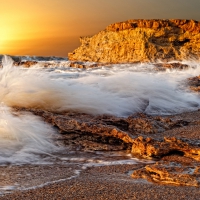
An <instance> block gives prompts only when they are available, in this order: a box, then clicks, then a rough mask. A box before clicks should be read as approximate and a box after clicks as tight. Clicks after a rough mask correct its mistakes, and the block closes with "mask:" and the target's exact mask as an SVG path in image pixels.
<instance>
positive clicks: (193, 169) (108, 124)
mask: <svg viewBox="0 0 200 200" xmlns="http://www.w3.org/2000/svg"><path fill="white" fill-rule="evenodd" d="M16 110H18V111H19V112H22V111H29V112H32V113H33V114H35V115H38V116H41V117H42V118H43V119H44V121H46V122H48V123H50V124H51V125H52V126H54V127H55V128H57V129H58V131H59V132H60V134H59V135H58V137H57V138H56V140H57V142H58V143H59V144H62V145H67V146H68V147H70V148H72V149H78V150H81V149H82V150H95V151H96V150H109V151H110V150H112V151H113V150H117V151H118V150H126V151H128V152H131V153H132V154H133V155H134V156H136V157H139V158H148V159H153V160H157V163H156V164H151V165H149V164H147V165H146V166H145V167H143V166H142V168H139V169H137V170H135V169H134V172H133V173H132V175H131V176H132V177H133V178H136V179H138V178H145V179H147V180H149V181H152V182H156V183H161V184H175V185H187V186H199V185H200V173H199V169H200V134H199V133H200V120H199V119H200V111H196V112H189V113H182V114H179V115H174V116H169V117H160V116H148V115H145V114H135V115H133V116H129V117H128V118H120V117H114V116H108V115H101V116H92V115H89V114H84V113H82V114H81V113H74V112H63V113H53V112H49V111H43V110H38V109H21V108H20V109H16ZM19 114H20V113H19Z"/></svg>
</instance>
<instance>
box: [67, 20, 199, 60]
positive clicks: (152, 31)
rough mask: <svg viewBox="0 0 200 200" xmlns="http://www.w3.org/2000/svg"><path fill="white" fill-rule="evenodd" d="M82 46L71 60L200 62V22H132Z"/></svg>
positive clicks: (114, 26) (112, 27)
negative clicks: (193, 60) (190, 60)
mask: <svg viewBox="0 0 200 200" xmlns="http://www.w3.org/2000/svg"><path fill="white" fill-rule="evenodd" d="M80 41H81V46H80V47H79V48H77V49H75V50H74V52H72V53H69V55H68V56H69V59H70V60H80V61H93V62H103V63H124V62H156V61H158V60H159V61H171V60H185V59H187V60H188V59H195V60H199V59H200V22H198V21H194V20H128V21H125V22H120V23H115V24H111V25H109V26H108V27H107V28H106V29H105V30H104V31H101V32H99V33H98V34H96V35H94V36H92V37H83V38H80Z"/></svg>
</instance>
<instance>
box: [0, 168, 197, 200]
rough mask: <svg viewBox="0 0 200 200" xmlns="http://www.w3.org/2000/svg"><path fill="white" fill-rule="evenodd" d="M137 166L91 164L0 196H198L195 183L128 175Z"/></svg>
mask: <svg viewBox="0 0 200 200" xmlns="http://www.w3.org/2000/svg"><path fill="white" fill-rule="evenodd" d="M139 167H141V166H140V165H116V166H104V167H91V168H88V169H86V170H84V171H82V172H81V174H80V176H78V177H76V178H73V179H70V180H66V181H63V182H59V183H54V184H49V185H47V186H44V187H42V188H37V189H30V190H26V191H15V192H13V193H11V194H6V195H4V196H1V197H0V199H73V200H75V199H77V200H78V199H91V200H93V199H94V200H95V199H112V200H113V199H141V200H144V199H165V200H166V199H170V200H171V199H173V200H175V199H177V200H178V199H185V200H188V199H191V200H193V199H199V195H200V189H199V188H196V187H184V186H179V187H177V186H173V185H170V186H169V185H157V184H152V183H149V182H146V181H143V180H134V179H132V178H131V177H130V176H129V174H128V172H130V171H131V170H134V169H137V168H139ZM54 170H55V169H52V171H54Z"/></svg>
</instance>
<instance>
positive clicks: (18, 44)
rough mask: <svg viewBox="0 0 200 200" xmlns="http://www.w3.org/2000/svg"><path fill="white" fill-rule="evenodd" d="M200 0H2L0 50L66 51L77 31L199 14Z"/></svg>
mask: <svg viewBox="0 0 200 200" xmlns="http://www.w3.org/2000/svg"><path fill="white" fill-rule="evenodd" d="M199 8H200V0H191V1H189V0H167V1H166V0H165V1H164V0H124V1H122V0H99V1H97V0H0V54H11V55H43V56H48V55H54V56H67V53H68V52H70V51H72V50H73V49H75V48H76V47H77V46H78V45H79V37H80V36H86V35H93V34H95V33H97V32H99V31H100V30H103V29H104V28H105V27H106V26H107V25H109V24H111V23H114V22H119V21H125V20H128V19H152V18H154V19H155V18H156V19H157V18H161V19H167V18H179V19H195V20H200V12H199Z"/></svg>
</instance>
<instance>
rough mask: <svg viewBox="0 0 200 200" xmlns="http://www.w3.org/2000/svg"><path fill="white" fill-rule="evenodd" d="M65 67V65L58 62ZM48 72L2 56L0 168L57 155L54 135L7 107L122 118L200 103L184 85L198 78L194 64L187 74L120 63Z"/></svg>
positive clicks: (38, 122) (171, 111)
mask: <svg viewBox="0 0 200 200" xmlns="http://www.w3.org/2000/svg"><path fill="white" fill-rule="evenodd" d="M63 62H65V61H63ZM52 63H53V66H52V67H49V68H48V69H43V68H42V69H41V68H39V66H38V65H39V64H38V65H37V66H36V67H35V68H30V69H24V68H21V67H14V66H13V61H12V59H11V58H10V57H4V59H3V68H2V69H0V102H2V103H1V106H0V164H1V163H2V164H3V163H30V162H33V161H37V160H38V159H39V157H40V155H41V154H44V155H49V156H50V157H51V156H52V157H53V154H54V152H56V151H59V148H60V147H58V146H56V144H55V143H54V140H53V139H52V138H53V137H55V135H56V133H55V131H54V130H53V129H52V128H51V127H50V125H48V124H45V123H44V122H43V121H42V119H40V118H38V117H36V116H33V115H32V114H30V113H22V114H20V115H19V113H18V114H16V113H13V111H12V110H11V108H12V107H14V106H18V107H25V108H41V109H45V110H50V111H52V110H53V111H58V112H59V111H68V110H72V111H77V112H85V113H89V114H94V115H97V114H105V113H106V114H112V115H116V116H122V117H126V116H128V115H130V114H133V113H136V112H145V113H147V114H159V115H167V114H175V113H180V112H184V111H192V110H197V109H198V108H199V107H200V98H199V95H198V94H196V93H193V92H191V91H190V90H188V88H187V86H186V85H185V80H186V79H187V78H188V77H191V76H196V75H199V74H200V67H199V63H194V62H193V63H192V62H188V63H187V64H189V65H190V68H189V69H188V70H183V71H176V70H168V71H165V72H157V71H155V70H154V69H153V66H152V65H150V64H149V65H148V64H140V65H138V64H137V65H134V64H124V65H113V66H112V67H109V68H108V67H107V68H106V67H101V68H97V69H87V70H82V69H74V68H69V67H68V64H66V65H62V67H61V66H60V65H59V66H58V67H55V65H56V62H54V61H52Z"/></svg>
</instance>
